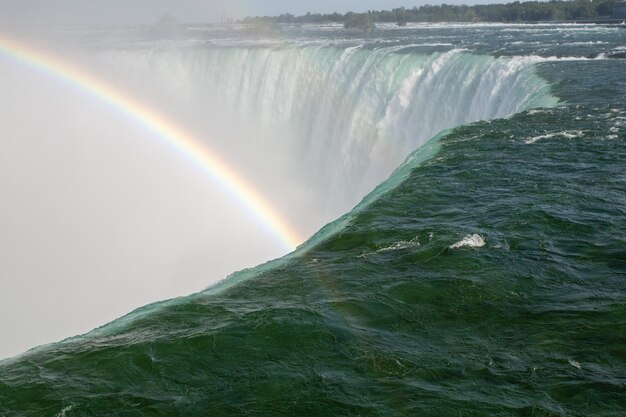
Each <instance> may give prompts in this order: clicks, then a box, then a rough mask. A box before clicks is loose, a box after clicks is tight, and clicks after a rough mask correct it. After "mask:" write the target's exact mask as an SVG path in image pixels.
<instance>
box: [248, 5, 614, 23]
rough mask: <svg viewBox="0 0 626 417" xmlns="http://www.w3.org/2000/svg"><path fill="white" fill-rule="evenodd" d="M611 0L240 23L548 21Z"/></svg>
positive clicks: (592, 11) (586, 15)
mask: <svg viewBox="0 0 626 417" xmlns="http://www.w3.org/2000/svg"><path fill="white" fill-rule="evenodd" d="M614 2H615V0H595V1H591V0H567V1H563V0H550V1H527V2H519V1H516V2H514V3H507V4H484V5H475V6H467V5H450V4H445V3H444V4H441V5H437V6H434V5H428V4H427V5H424V6H421V7H413V8H411V9H407V8H404V7H399V8H396V9H392V10H380V11H377V10H369V11H367V12H365V13H353V12H348V13H346V14H344V15H342V14H339V13H331V14H312V13H307V14H306V15H304V16H294V15H291V14H283V15H280V16H278V17H253V18H246V19H244V22H254V21H267V20H270V21H273V22H276V23H291V24H298V23H342V24H343V25H344V27H346V28H358V29H363V30H371V29H373V28H374V27H375V25H374V22H389V23H397V24H398V25H399V26H404V25H405V24H406V23H407V22H542V21H546V22H550V21H558V20H583V19H594V18H602V17H609V16H610V15H611V11H612V8H613V4H614Z"/></svg>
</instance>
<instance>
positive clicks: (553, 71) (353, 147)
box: [0, 25, 626, 416]
mask: <svg viewBox="0 0 626 417" xmlns="http://www.w3.org/2000/svg"><path fill="white" fill-rule="evenodd" d="M623 32H624V31H623V30H622V31H620V30H619V29H617V28H603V27H599V26H594V25H416V26H414V27H408V28H398V27H395V26H391V25H387V26H385V25H382V26H380V27H379V28H378V30H377V31H375V32H373V33H369V34H363V33H361V32H350V31H344V30H343V29H342V28H337V27H332V26H285V27H281V30H280V33H279V34H275V33H271V34H264V35H262V36H259V34H258V33H251V32H249V31H248V30H247V29H246V28H245V27H235V28H230V29H229V28H221V27H215V26H190V27H187V28H186V30H185V32H184V33H182V34H180V36H177V37H175V38H169V39H163V38H161V39H154V36H153V35H154V34H153V33H149V34H147V33H146V32H145V31H143V30H142V29H137V28H133V29H127V30H122V31H118V32H103V33H99V32H92V33H89V36H81V37H77V36H76V33H74V32H73V31H72V30H69V29H67V30H58V31H53V32H52V35H50V34H48V36H47V37H46V40H45V41H40V40H38V41H33V42H36V44H37V46H38V47H39V48H51V50H53V51H54V53H55V54H57V55H58V56H61V57H62V59H65V60H67V61H68V62H73V63H75V65H80V66H81V68H84V69H85V70H86V71H88V72H89V73H92V74H95V75H96V76H97V77H99V78H101V79H103V80H106V81H107V82H108V83H111V85H115V86H116V88H120V89H122V90H124V91H126V92H128V93H129V94H132V95H133V97H136V98H137V99H138V100H140V101H142V102H146V103H150V105H151V106H153V107H154V108H155V109H157V110H158V111H159V113H160V114H167V115H168V117H170V118H171V119H172V120H176V121H177V123H179V124H181V125H183V126H185V127H186V128H187V129H189V130H190V131H191V132H193V134H194V136H195V137H199V138H201V140H202V144H203V145H204V146H207V147H208V148H210V149H212V150H214V151H215V152H216V153H217V154H219V155H220V156H221V157H222V158H223V159H224V160H225V161H228V164H229V166H230V167H232V168H233V169H235V170H236V171H237V172H238V173H239V174H241V176H242V177H243V178H246V179H247V181H249V182H250V184H252V186H253V187H254V189H255V190H257V191H258V192H259V193H260V194H261V195H263V196H264V197H265V198H266V199H267V200H268V201H271V202H272V204H273V206H274V207H275V208H276V211H277V212H278V213H281V214H282V216H284V219H285V221H286V222H287V223H288V224H290V225H292V226H293V228H294V230H297V231H298V234H299V235H300V236H302V245H301V246H300V247H299V248H298V249H297V250H296V251H295V252H293V253H290V254H288V255H287V254H285V251H284V248H281V247H280V245H278V244H277V242H276V241H275V240H274V239H273V238H272V236H271V234H270V233H268V230H267V228H264V227H262V226H263V225H260V224H258V222H255V220H254V217H251V216H250V213H249V212H246V211H245V210H242V208H241V207H239V206H238V205H237V203H236V201H233V199H232V198H231V197H230V196H229V195H228V193H226V192H225V190H224V189H221V188H220V187H219V186H216V184H214V183H211V181H210V180H207V178H204V177H203V176H202V175H201V174H200V173H199V170H198V169H197V168H195V167H194V166H193V165H191V164H189V163H188V161H186V160H185V158H184V157H180V155H175V154H173V153H172V152H171V149H168V148H167V147H165V146H160V145H159V143H158V142H155V141H154V139H152V138H151V136H150V133H149V132H146V131H145V130H144V129H142V128H141V126H139V125H134V124H132V123H128V121H127V120H125V119H124V117H121V116H123V115H120V114H119V112H116V109H114V108H106V106H104V107H103V106H102V105H101V104H98V103H94V102H93V101H90V100H89V98H88V97H87V98H86V97H85V94H84V92H80V91H78V92H77V91H72V89H71V88H69V89H68V88H67V87H68V86H67V85H64V84H63V83H62V82H61V83H59V82H58V81H55V80H52V81H51V80H46V79H45V77H43V78H42V77H41V75H40V74H37V73H36V71H30V72H29V71H28V70H25V69H24V68H23V67H22V66H20V65H19V63H15V62H10V60H6V59H4V60H2V61H1V63H2V65H1V66H0V73H1V74H2V78H1V79H2V81H1V83H2V85H3V91H8V92H9V93H10V94H9V97H10V100H8V99H5V100H3V105H4V109H3V110H4V111H3V112H2V114H3V122H2V128H1V129H2V137H3V146H4V147H5V149H10V150H11V152H10V153H9V152H7V153H3V155H4V158H2V161H1V162H2V163H1V164H0V166H2V167H3V168H2V169H3V171H4V173H5V174H6V175H2V176H1V178H2V180H0V181H1V182H0V185H2V189H3V190H6V191H7V194H6V195H7V201H8V204H7V205H5V206H4V207H3V208H2V212H0V213H1V214H2V215H1V216H0V219H1V221H2V222H3V223H2V228H3V230H7V231H8V232H7V233H6V234H4V236H3V238H2V241H0V243H1V244H2V249H3V253H4V255H3V258H2V266H0V268H2V269H0V272H1V274H2V276H3V277H7V280H6V281H5V282H7V283H12V284H11V286H9V285H7V284H4V285H5V288H7V289H8V288H13V289H15V288H18V289H19V292H17V293H22V294H24V293H27V294H28V301H24V299H23V298H20V297H18V296H17V293H16V292H15V291H14V293H13V294H11V293H10V292H9V291H8V290H7V291H3V294H4V295H3V296H2V297H3V299H2V304H3V308H4V309H6V311H5V312H3V316H5V317H13V318H12V319H11V322H10V323H9V322H8V321H7V322H6V323H4V324H3V333H4V334H7V335H9V334H10V335H11V336H10V337H11V338H17V337H23V336H18V335H19V334H20V332H22V331H23V329H24V328H26V329H32V330H31V332H35V329H36V328H38V327H41V326H43V327H45V326H46V323H49V325H48V327H50V328H51V329H52V330H54V331H51V332H50V333H49V334H48V335H43V336H45V337H41V336H42V335H41V334H40V335H37V336H38V337H39V339H36V338H34V337H31V338H30V339H29V338H24V340H26V341H30V342H31V344H30V345H29V347H30V346H34V345H36V344H40V343H44V342H51V341H54V340H58V339H61V338H63V337H66V336H71V335H74V334H78V333H80V332H85V331H88V330H91V329H93V328H94V327H97V326H100V325H102V324H104V323H105V322H107V321H111V320H112V319H114V318H116V317H119V316H122V315H123V314H125V313H127V312H128V311H130V310H132V309H134V308H136V307H140V306H141V305H143V304H148V303H151V302H154V301H157V300H161V299H166V298H171V297H173V296H177V295H185V294H189V293H192V292H196V293H195V294H194V295H191V296H185V297H179V298H174V299H172V300H170V301H165V302H160V303H155V304H149V305H146V306H145V307H142V308H140V309H138V310H136V311H134V312H132V313H130V314H128V315H125V316H124V317H122V318H121V319H118V320H115V321H113V322H112V323H110V324H108V325H105V326H103V327H100V328H98V329H96V330H93V331H91V332H90V333H87V334H85V335H82V336H76V337H73V338H70V339H68V340H66V341H63V342H59V343H53V344H51V345H47V346H42V347H39V348H36V349H34V350H32V351H30V352H27V353H26V354H24V355H22V356H17V357H15V358H13V359H9V360H5V361H3V362H1V363H0V414H2V415H7V416H8V415H102V414H111V413H113V414H116V413H117V414H119V413H126V414H128V415H148V414H150V413H156V414H163V413H165V414H186V415H189V414H192V415H202V414H203V413H211V414H214V415H233V414H235V415H276V414H281V413H283V414H294V413H298V414H305V415H328V414H353V415H405V414H415V413H418V414H420V415H456V414H458V412H459V410H468V413H470V414H472V413H474V414H480V415H484V414H488V415H527V414H528V413H532V414H537V415H588V414H589V413H591V414H594V415H612V414H611V413H618V414H619V412H620V411H624V407H625V405H624V403H623V400H622V399H621V398H620V396H619V394H618V392H619V390H620V387H622V386H623V383H624V381H623V379H624V370H625V369H626V368H625V366H624V361H623V357H621V356H620V355H621V354H620V349H621V348H620V345H619V341H618V339H619V337H617V336H615V335H617V334H621V333H620V332H621V331H622V330H623V329H622V327H623V326H622V325H621V324H620V323H622V321H623V312H624V309H623V307H624V305H625V304H624V299H623V294H624V286H623V276H624V272H625V270H624V263H623V254H624V252H623V243H624V240H623V236H624V234H623V232H624V224H625V223H624V219H625V212H624V206H625V204H624V203H625V201H624V195H626V194H625V193H624V191H626V189H625V186H624V176H623V168H622V167H623V162H624V157H625V155H624V148H623V143H624V133H623V129H624V120H626V119H625V116H624V114H625V112H626V109H624V103H623V98H622V97H623V93H624V92H626V91H624V90H625V89H626V85H625V84H624V82H623V77H622V76H621V74H623V66H624V60H623V59H622V58H620V55H619V54H620V51H621V49H620V48H622V46H621V45H623V41H624V36H625V34H624V33H623ZM25 82H26V84H24V83H25ZM16 85H21V86H23V85H26V87H21V88H19V89H17V88H15V86H16ZM32 103H38V105H37V106H35V107H33V106H32ZM24 108H32V111H30V112H24V111H23V109H24ZM26 113H28V114H26ZM27 117H28V118H27ZM33 117H35V118H36V119H37V120H38V122H37V123H33V122H32V121H31V120H33ZM24 125H26V126H28V128H24ZM16 132H20V133H19V134H16ZM9 154H10V155H11V156H10V157H9ZM43 178H45V181H43V180H42V179H43ZM25 190H27V191H25ZM40 206H45V207H46V208H47V210H46V212H43V211H38V210H34V209H33V207H40ZM27 207H30V209H27ZM28 210H30V211H28ZM25 211H26V212H27V213H28V215H27V216H26V215H24V214H18V213H24V212H25ZM51 218H54V221H51ZM306 237H310V238H308V239H306ZM305 240H306V241H305ZM103 254H106V255H103ZM282 255H286V256H283V257H281V256H282ZM273 258H279V259H276V260H274V261H270V262H267V263H265V264H262V265H261V266H259V267H256V268H249V267H252V266H254V265H256V264H261V263H263V262H266V261H269V260H271V259H273ZM28 259H35V260H36V262H28ZM243 268H247V269H244V270H243V271H241V272H236V273H232V272H233V271H236V270H240V269H243ZM231 273H232V274H231ZM229 274H230V275H229ZM227 276H228V277H227ZM226 277H227V278H226ZM224 278H226V279H225V280H224ZM16 282H19V283H21V284H19V285H17V284H14V283H16ZM5 288H3V290H4V289H5ZM200 290H202V291H200ZM197 291H200V292H197ZM60 304H61V305H62V306H63V307H62V308H60V307H59V305H60ZM41 311H45V312H46V314H45V316H42V314H41ZM46 320H47V321H46ZM58 322H63V323H65V325H64V327H63V326H60V327H59V326H57V328H54V327H55V325H54V323H58ZM29 326H30V327H29ZM5 329H6V330H5ZM16 329H22V330H19V331H18V330H16ZM573 329H577V331H574V330H573ZM11 332H13V333H11ZM46 338H47V339H46ZM22 346H23V349H25V348H26V347H27V346H25V345H24V344H22ZM601 346H602V347H603V350H602V351H601V350H600V347H601ZM15 353H18V352H15V351H9V350H7V355H8V354H15ZM42 375H43V376H42ZM480 387H483V388H480ZM566 387H569V388H566ZM584 393H586V394H584ZM34 396H37V397H38V399H37V400H35V401H32V399H33V398H34ZM270 399H272V401H270Z"/></svg>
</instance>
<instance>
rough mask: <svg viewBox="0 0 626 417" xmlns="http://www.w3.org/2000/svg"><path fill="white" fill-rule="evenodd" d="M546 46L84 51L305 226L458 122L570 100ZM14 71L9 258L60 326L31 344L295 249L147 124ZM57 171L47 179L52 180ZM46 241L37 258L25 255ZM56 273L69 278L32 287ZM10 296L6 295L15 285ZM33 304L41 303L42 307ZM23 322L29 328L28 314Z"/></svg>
mask: <svg viewBox="0 0 626 417" xmlns="http://www.w3.org/2000/svg"><path fill="white" fill-rule="evenodd" d="M540 60H541V58H537V57H499V58H495V57H492V56H488V55H476V54H472V53H469V52H467V51H463V50H457V49H454V50H450V51H447V52H435V53H429V54H426V53H416V52H415V51H413V50H412V49H411V48H410V47H406V46H405V47H374V48H368V47H363V46H357V47H331V46H281V47H265V46H264V47H258V46H256V47H251V46H246V47H242V46H236V47H197V46H189V45H186V46H183V47H180V46H179V47H174V46H171V45H170V46H165V47H160V48H154V47H153V46H149V47H135V48H108V49H104V50H103V49H98V48H93V49H90V50H88V51H87V52H84V53H83V55H82V59H81V65H83V66H85V67H91V68H92V70H93V71H94V72H97V73H99V74H100V76H102V77H103V78H104V79H106V80H108V82H110V83H112V84H114V85H117V86H122V88H124V89H125V90H127V91H128V92H129V94H132V95H133V96H136V97H138V98H140V99H141V100H143V101H145V102H148V103H151V105H154V106H155V107H157V108H159V109H160V110H161V111H162V112H163V113H164V114H167V115H168V116H170V117H171V118H172V119H174V120H177V121H178V122H179V124H181V125H184V126H186V127H187V128H188V129H189V130H190V131H192V132H193V133H194V134H195V136H197V137H199V138H203V140H204V141H205V143H206V145H207V146H208V147H209V148H211V149H213V150H215V151H216V153H217V154H219V155H220V156H221V157H223V158H224V159H225V161H227V163H228V164H229V165H230V166H231V167H232V168H233V169H234V170H235V171H237V172H240V173H241V174H242V175H243V176H244V177H245V178H247V179H248V180H249V181H250V182H251V183H252V184H253V186H254V188H256V189H257V190H258V191H259V193H260V194H262V195H264V196H265V197H266V198H267V199H268V200H269V201H271V202H272V203H273V204H274V206H275V207H277V208H278V209H279V211H280V212H281V213H282V214H283V216H284V217H285V218H286V219H287V221H288V222H289V223H290V224H291V225H293V226H294V227H295V229H297V230H298V231H299V232H300V234H301V235H302V236H303V237H305V236H310V235H312V234H313V233H314V232H315V231H317V230H318V229H319V228H320V227H321V226H323V225H324V224H326V223H328V222H330V221H332V220H334V219H336V218H337V217H338V216H340V215H341V214H343V213H345V212H347V211H349V210H350V209H351V208H352V207H353V206H354V205H355V204H357V203H358V202H359V200H360V199H361V198H363V196H365V195H366V194H367V193H368V192H370V191H371V190H372V189H373V188H374V187H375V186H376V185H377V184H379V183H380V182H381V181H382V180H384V179H385V178H387V177H388V176H389V175H390V173H391V172H392V171H393V170H394V169H395V168H396V167H397V166H398V165H399V164H400V163H401V162H402V161H403V160H404V158H406V156H407V155H408V154H409V153H410V152H411V151H413V150H414V149H415V148H417V147H419V146H420V145H422V144H423V143H424V142H425V141H427V140H428V139H429V138H430V137H432V136H433V135H434V134H436V133H437V132H439V131H441V130H442V129H445V128H449V127H453V126H457V125H460V124H464V123H467V122H470V121H473V120H479V119H491V118H496V117H502V116H507V115H510V114H512V113H514V112H517V111H520V110H523V109H527V108H531V107H536V106H549V105H552V104H554V102H555V99H554V97H552V96H551V95H550V91H549V87H548V85H547V83H546V82H544V81H543V80H542V79H541V78H539V77H538V76H537V75H536V74H535V71H534V66H533V64H534V63H536V62H539V61H540ZM1 70H2V71H3V74H4V76H3V77H2V79H1V81H0V83H2V88H3V91H4V92H5V93H6V94H5V96H10V95H11V94H14V96H15V97H14V98H13V99H12V101H11V102H10V103H9V102H5V105H6V106H7V111H6V112H4V115H5V120H3V124H2V129H3V130H2V134H3V135H4V137H7V138H11V140H14V151H13V153H12V154H11V159H10V160H6V161H5V163H4V165H3V169H4V170H6V171H7V172H6V175H4V176H3V179H2V180H1V181H3V183H2V185H3V189H4V190H7V192H6V193H5V197H6V201H7V204H6V205H5V207H4V210H5V211H6V212H5V213H4V215H3V216H2V218H3V219H4V220H5V223H4V224H3V230H4V231H5V233H4V239H5V240H6V242H7V243H6V244H5V245H3V246H4V249H5V250H4V253H5V254H6V255H5V256H6V257H7V260H6V262H3V265H2V266H0V268H2V270H0V272H2V273H3V274H4V275H6V276H10V277H12V280H13V282H20V283H23V284H20V285H21V286H23V289H22V290H20V291H24V292H30V293H32V294H35V295H34V296H33V297H34V298H33V300H34V301H33V302H34V303H35V304H36V305H38V306H39V308H40V309H42V310H45V311H50V312H52V313H50V314H47V315H46V318H45V319H43V320H44V321H45V320H48V321H49V323H50V325H46V323H43V324H42V323H41V322H40V320H42V319H41V315H37V316H36V317H30V318H29V320H30V321H29V324H28V325H29V326H32V327H33V328H35V327H36V326H40V327H41V326H44V327H46V328H47V329H48V332H49V333H45V334H43V333H42V335H41V338H40V339H29V341H28V342H27V343H25V346H28V345H30V346H32V345H34V344H36V343H42V342H45V341H52V340H54V339H59V338H61V337H63V336H68V335H71V334H75V333H77V332H82V331H87V330H89V329H90V328H93V327H95V326H96V325H99V324H103V323H104V322H106V321H109V320H111V319H113V318H115V317H117V316H119V315H120V314H122V313H124V312H126V311H129V310H131V309H133V308H135V307H138V306H140V305H143V304H146V303H148V302H150V301H156V300H158V299H163V298H168V297H171V296H175V295H182V294H187V293H190V292H192V291H195V290H200V289H201V288H203V287H206V286H207V285H210V284H212V283H214V282H216V281H219V280H220V279H222V278H224V277H225V276H226V275H227V274H228V273H229V272H232V271H235V270H239V269H242V268H244V267H249V266H253V265H255V264H258V263H260V262H263V261H264V260H267V259H269V258H271V257H277V256H279V255H281V254H282V253H281V252H280V250H282V249H280V250H277V249H276V248H274V247H272V245H271V244H268V242H267V240H268V239H267V236H263V235H261V234H260V232H259V231H258V230H253V227H254V225H253V224H251V223H250V221H249V220H246V219H242V217H241V213H239V212H237V211H236V209H237V208H236V207H235V206H234V204H233V203H232V202H231V203H228V202H227V201H225V200H226V199H227V198H225V196H224V195H223V194H220V193H219V190H218V191H213V190H212V189H207V183H206V182H205V181H198V180H197V178H196V179H195V180H194V178H190V177H189V176H190V174H192V175H193V173H192V172H189V171H186V170H185V169H187V168H188V167H187V166H185V161H178V162H176V161H177V160H176V158H170V154H169V150H167V151H165V152H161V153H159V152H157V151H156V150H155V149H156V148H158V146H157V147H154V146H152V145H149V144H151V143H154V142H153V141H151V139H150V138H147V137H145V136H146V132H142V131H140V130H136V129H135V128H134V127H133V129H132V130H131V131H130V132H129V131H128V124H127V123H121V124H120V123H119V121H116V120H115V112H102V109H101V108H99V107H98V104H97V103H94V102H93V101H92V100H87V103H85V98H84V97H83V96H82V95H76V94H73V92H72V91H71V90H69V91H68V89H67V86H66V85H63V84H54V83H53V84H54V85H53V86H49V81H48V80H42V79H40V78H36V74H28V73H23V72H21V71H20V70H21V68H19V67H10V66H9V67H7V68H3V69H1ZM25 77H26V78H25ZM17 85H21V86H24V87H20V89H16V88H15V86H17ZM12 91H13V92H14V93H11V92H12ZM31 103H38V105H37V106H36V107H33V106H32V104H31ZM27 106H30V108H32V112H31V113H30V115H29V116H30V117H32V118H33V120H36V122H34V121H28V120H23V118H24V117H25V116H24V113H23V112H20V114H19V115H18V116H19V117H11V116H10V115H11V114H13V113H15V111H16V109H21V108H26V107H27ZM25 126H27V128H25ZM14 132H22V134H24V135H26V134H27V135H26V136H24V137H20V136H16V135H15V134H14ZM12 146H13V145H12ZM33 150H35V152H33ZM20 155H21V156H20ZM34 155H35V156H37V158H39V159H41V160H37V162H33V161H34V160H33V156H34ZM173 161H174V162H173ZM180 162H182V163H180ZM181 166H183V167H184V168H183V169H181V168H180V167H181ZM26 167H28V169H26ZM60 172H63V175H59V173H60ZM50 173H54V174H53V175H50ZM78 173H79V175H77V174H78ZM16 178H19V179H20V182H19V183H14V182H11V181H14V180H15V179H16ZM42 183H45V184H46V186H45V190H46V192H37V189H38V188H37V187H40V186H41V184H42ZM216 188H218V187H216ZM24 189H28V190H30V191H29V192H28V193H26V194H25V193H24V192H23V190H24ZM51 192H54V196H53V198H52V197H51V196H50V195H49V193H51ZM228 204H231V205H228ZM43 207H46V210H40V209H39V208H43ZM11 213H32V214H31V215H29V216H23V215H22V216H18V217H16V216H14V215H12V214H11ZM51 213H53V214H51ZM52 215H54V219H53V220H51V219H50V216H52ZM11 219H17V221H13V220H11ZM59 236H61V238H59ZM33 237H35V238H33ZM59 242H61V243H62V244H60V243H59ZM31 256H32V257H34V258H36V259H38V262H31V263H25V262H21V261H19V260H20V259H25V257H31ZM41 280H43V281H44V282H45V283H54V285H53V288H52V289H51V290H50V291H40V292H33V291H32V288H31V287H32V286H37V285H38V284H37V283H38V282H40V281H41ZM20 288H21V287H20ZM5 294H7V295H6V296H7V300H6V301H7V303H8V302H9V301H10V300H11V299H15V298H14V297H12V296H11V293H9V292H8V289H7V291H6V292H5ZM111 300H115V301H114V302H111ZM58 304H62V305H63V306H64V307H63V309H58V308H56V307H55V306H57V305H58ZM86 305H89V306H90V307H89V309H90V310H91V313H90V314H87V313H86V312H85V310H86V307H85V306H86ZM16 308H18V307H16ZM19 308H20V309H25V310H24V312H23V313H19V314H18V315H19V316H24V317H26V315H27V314H28V311H30V310H29V308H28V306H22V305H21V306H20V307H19ZM16 311H21V310H16ZM53 323H56V324H54V325H53ZM59 323H61V324H59ZM74 323H80V325H77V324H74ZM55 326H59V327H60V330H58V331H57V330H55V329H56V327H55ZM11 328H13V329H15V333H19V334H22V333H24V332H22V330H21V329H23V328H25V325H24V324H23V323H20V322H15V323H13V322H12V324H11ZM24 334H28V335H34V334H35V333H34V332H26V333H24ZM16 337H17V336H16ZM33 337H35V336H33ZM37 337H39V336H37Z"/></svg>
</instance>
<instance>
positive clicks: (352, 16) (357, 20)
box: [343, 12, 376, 31]
mask: <svg viewBox="0 0 626 417" xmlns="http://www.w3.org/2000/svg"><path fill="white" fill-rule="evenodd" d="M343 27H344V28H346V29H361V30H365V31H370V30H374V29H376V25H375V24H374V22H373V21H372V19H371V18H370V17H369V16H368V15H367V14H365V13H352V12H348V13H346V16H345V19H344V22H343Z"/></svg>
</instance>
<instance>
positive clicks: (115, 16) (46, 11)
mask: <svg viewBox="0 0 626 417" xmlns="http://www.w3.org/2000/svg"><path fill="white" fill-rule="evenodd" d="M443 3H446V4H449V5H463V4H466V5H476V4H505V3H510V1H493V0H483V1H458V0H453V1H447V2H444V1H439V2H435V3H432V2H429V1H428V0H422V1H412V2H405V3H400V2H397V3H396V2H389V1H387V0H366V1H358V0H343V1H341V2H333V1H330V0H322V1H318V2H315V3H313V2H298V3H296V4H294V3H292V2H288V1H286V0H271V1H266V2H263V3H262V2H260V1H259V0H240V1H237V2H228V1H225V0H214V1H211V2H210V3H207V2H202V1H199V0H183V1H181V2H177V3H176V4H172V2H168V1H166V0H154V1H149V0H135V1H133V2H132V3H131V4H128V3H125V2H122V1H121V0H112V1H110V2H107V3H106V4H105V3H99V2H86V1H80V0H60V1H58V2H55V3H54V4H52V3H49V2H46V1H44V0H24V1H21V2H14V1H7V0H4V1H2V0H0V25H3V26H14V25H15V26H28V25H81V24H84V25H116V24H120V25H142V24H153V23H155V22H157V21H158V20H159V19H160V18H161V17H162V16H164V15H171V16H173V17H174V18H176V19H177V20H179V21H180V22H182V23H186V24H197V23H216V22H220V21H222V20H223V19H224V17H227V18H230V19H235V20H239V19H243V18H246V17H258V16H279V15H281V14H287V13H289V14H292V15H295V16H301V15H305V14H306V13H312V14H328V13H335V12H336V13H340V14H345V13H347V12H350V11H352V12H355V13H363V12H367V11H368V10H391V9H395V8H399V7H405V8H407V9H411V8H413V7H420V6H424V5H426V4H431V5H441V4H443Z"/></svg>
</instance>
